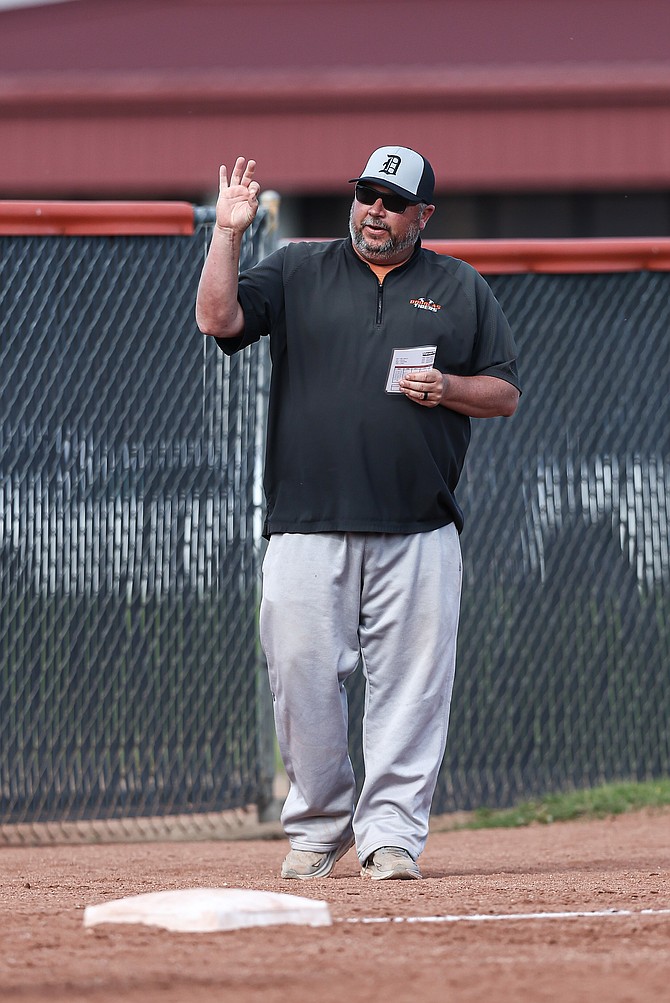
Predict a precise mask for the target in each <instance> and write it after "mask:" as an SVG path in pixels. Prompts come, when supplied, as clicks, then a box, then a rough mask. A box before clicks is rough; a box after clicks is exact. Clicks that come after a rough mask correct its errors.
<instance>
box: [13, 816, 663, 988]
mask: <svg viewBox="0 0 670 1003" xmlns="http://www.w3.org/2000/svg"><path fill="white" fill-rule="evenodd" d="M284 852H285V844H284V843H283V842H279V841H277V840H243V841H233V842H230V841H224V842H197V843H195V842H183V843H143V844H141V843H136V844H125V845H105V846H68V847H62V846H61V847H53V846H51V847H37V848H20V847H14V846H9V847H5V848H0V882H1V883H0V999H2V1001H3V1003H9V1001H14V1000H17V1001H19V1000H20V1001H21V1003H45V1001H47V1003H60V1001H68V1003H79V1001H84V1000H86V1001H91V1003H111V1001H112V1000H113V1001H115V1003H119V1001H121V1003H126V1001H137V1003H140V1001H142V1003H158V1001H160V1003H204V1001H218V1000H235V1001H236V1000H240V1001H244V1003H260V1001H261V1000H262V1001H264V1003H265V1001H268V1003H279V1001H282V1003H363V1001H365V1003H367V1001H370V1003H372V1001H375V1003H376V1001H387V1003H390V1001H399V1003H404V1001H407V1003H416V1001H418V1000H420V1001H421V1003H438V1001H440V1003H443V1001H449V1003H452V1001H453V1003H461V1001H468V1003H469V1001H474V1000H477V1001H480V1000H481V1001H484V1000H486V1001H493V1003H500V1001H504V1003H507V1001H515V1003H516V1001H519V1000H527V1001H532V1003H535V1001H545V1000H565V1001H570V1003H580V1001H584V1003H586V1001H588V1003H599V1001H603V1000H605V1001H607V1003H623V1001H630V1003H633V1001H635V1003H640V1001H647V1000H649V1001H654V1003H659V1001H663V1000H670V913H669V912H666V913H665V914H663V912H662V910H670V812H668V811H663V812H654V813H650V812H645V813H636V814H632V815H627V816H619V817H616V818H612V819H608V820H605V821H598V822H576V823H563V824H555V825H551V826H546V827H545V826H542V827H541V826H533V827H530V828H527V829H517V830H499V831H495V830H484V831H478V832H468V831H456V832H439V831H434V832H433V833H432V834H431V837H430V839H429V842H428V847H427V849H426V852H425V854H424V855H423V858H422V860H421V866H422V869H423V872H424V875H425V880H424V881H420V882H419V881H412V882H376V883H375V882H370V881H369V880H364V879H362V878H360V877H359V873H358V866H357V860H356V857H355V854H354V853H353V851H352V852H350V853H349V854H347V856H346V857H344V858H343V860H342V861H340V863H339V864H338V865H337V867H336V869H335V872H334V875H333V876H332V877H330V878H328V879H325V880H322V881H315V882H301V883H300V884H299V887H295V886H294V884H293V883H291V882H286V881H281V880H279V879H278V878H277V877H276V875H277V871H278V867H279V864H280V862H281V859H282V857H283V855H284ZM296 884H297V883H296ZM196 886H203V887H213V886H216V887H232V888H260V889H266V890H269V891H278V892H283V893H292V894H297V895H304V896H307V897H312V898H318V899H323V900H325V901H327V902H328V903H329V904H330V907H331V913H332V916H333V920H334V923H333V925H332V926H330V927H320V928H314V929H312V928H308V927H289V926H285V927H265V928H255V929H250V930H242V931H233V932H226V933H216V934H182V933H179V934H177V933H168V932H166V931H162V930H157V929H151V928H147V927H139V926H100V927H95V928H94V929H92V930H85V929H84V928H83V925H82V920H83V910H84V907H85V906H86V905H88V904H91V903H98V902H104V901H107V900H109V899H115V898H121V897H123V896H125V895H134V894H138V893H141V892H149V891H158V890H163V889H172V888H191V887H196ZM610 910H612V911H613V912H610ZM645 910H646V911H645ZM622 911H628V912H629V913H632V914H630V915H623V914H621V913H622ZM546 912H551V913H556V912H570V913H581V912H588V913H605V915H589V916H586V917H580V916H574V917H572V918H564V919H558V918H542V917H541V916H537V915H536V914H541V913H546ZM511 913H512V914H517V915H519V916H520V918H519V919H514V920H509V919H491V921H481V920H463V921H457V922H444V921H442V922H439V921H433V922H408V921H407V920H408V918H415V919H416V918H423V919H427V918H429V917H445V916H466V915H467V916H473V915H488V916H490V917H496V916H501V915H507V914H511ZM368 918H376V919H378V920H388V922H385V921H382V922H374V923H367V922H362V920H364V919H368ZM397 919H404V921H400V922H398V921H396V920H397ZM352 920H353V921H356V922H351V921H352Z"/></svg>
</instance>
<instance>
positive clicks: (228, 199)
mask: <svg viewBox="0 0 670 1003" xmlns="http://www.w3.org/2000/svg"><path fill="white" fill-rule="evenodd" d="M255 170H256V161H255V160H249V161H247V160H245V158H244V157H238V158H237V160H236V161H235V166H234V167H233V171H232V174H231V176H230V183H229V182H228V172H227V170H226V167H225V165H222V166H221V167H220V168H219V197H218V199H217V202H216V225H217V226H218V227H219V228H220V229H222V230H230V231H232V232H234V233H237V234H242V233H244V231H245V230H246V229H247V228H248V227H249V226H250V225H251V223H252V222H253V220H254V217H255V215H256V213H257V211H258V193H259V192H260V190H261V186H260V185H259V184H258V182H257V181H254V180H253V176H254V171H255Z"/></svg>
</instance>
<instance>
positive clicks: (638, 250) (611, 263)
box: [423, 237, 670, 275]
mask: <svg viewBox="0 0 670 1003" xmlns="http://www.w3.org/2000/svg"><path fill="white" fill-rule="evenodd" d="M423 246H424V247H427V248H429V249H430V250H433V251H437V252H438V254H450V255H452V257H454V258H460V259H461V260H463V261H467V262H469V264H471V265H473V266H474V267H475V268H476V269H477V270H478V271H480V272H483V273H488V274H489V275H493V274H496V275H497V274H503V273H506V274H509V273H513V272H545V273H546V272H558V273H560V272H577V273H583V272H641V271H651V272H667V271H670V237H660V238H646V237H645V238H642V237H640V238H638V237H632V238H621V239H616V240H614V239H603V240H424V241H423Z"/></svg>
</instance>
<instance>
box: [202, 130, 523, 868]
mask: <svg viewBox="0 0 670 1003" xmlns="http://www.w3.org/2000/svg"><path fill="white" fill-rule="evenodd" d="M255 168H256V164H255V162H254V161H253V160H250V161H248V162H245V160H244V159H243V158H238V160H237V161H236V163H235V166H234V168H233V171H232V175H231V178H230V183H229V181H228V176H227V171H226V168H225V167H222V168H221V171H220V192H219V197H218V201H217V208H216V225H215V227H214V232H213V235H212V241H211V245H210V248H209V252H208V255H207V259H206V262H205V265H204V268H203V272H202V277H201V281H200V286H199V289H198V298H197V308H196V317H197V322H198V325H199V327H200V329H201V331H202V332H203V333H204V334H207V335H212V336H214V337H215V338H216V339H217V342H218V344H219V346H220V347H221V348H222V350H223V351H224V352H226V353H229V354H230V353H233V352H236V351H238V350H239V349H241V348H243V347H244V346H246V345H249V344H251V343H252V342H255V341H257V340H258V339H259V338H260V337H262V336H263V335H269V336H270V348H271V355H272V378H271V388H270V401H269V412H268V435H267V452H266V464H265V494H266V503H267V516H266V521H265V528H264V533H265V535H266V536H267V537H268V538H269V544H268V550H267V553H266V556H265V561H264V565H263V598H262V602H261V615H260V633H261V641H262V645H263V648H264V651H265V654H266V658H267V663H268V670H269V675H270V684H271V688H272V693H273V700H274V710H275V722H276V727H277V735H278V741H279V747H280V751H281V754H282V757H283V760H284V764H285V767H286V772H287V775H288V778H289V780H290V790H289V794H288V797H287V799H286V802H285V804H284V808H283V812H282V823H283V826H284V829H285V832H286V834H287V836H288V838H289V841H290V844H291V851H290V852H289V854H288V856H287V857H286V859H285V860H284V863H283V865H282V877H284V878H297V879H309V878H320V877H326V876H327V875H328V874H330V873H331V871H332V869H333V867H334V865H335V863H336V861H337V860H338V859H339V858H340V857H341V856H343V854H344V853H346V851H347V850H348V849H349V848H350V847H351V846H353V845H354V844H355V846H356V851H357V853H358V857H359V860H360V862H361V867H362V872H361V873H362V874H363V875H365V876H369V877H371V878H373V879H381V880H384V879H416V878H420V877H421V872H420V870H419V867H418V864H417V862H416V861H417V858H418V857H419V855H420V854H421V852H422V850H423V848H424V845H425V842H426V837H427V833H428V819H429V814H430V805H431V800H432V797H433V794H434V791H435V786H436V783H437V777H438V771H439V767H440V763H441V761H442V757H443V754H444V749H445V745H446V738H447V725H448V719H449V706H450V701H451V692H452V684H453V678H454V666H455V656H456V632H457V627H458V615H459V604H460V591H461V558H460V547H459V533H460V530H461V528H462V525H463V516H462V513H461V510H460V508H459V506H458V504H457V502H456V498H455V495H454V491H455V488H456V485H457V482H458V479H459V475H460V472H461V468H462V465H463V461H464V458H465V453H466V449H467V446H468V442H469V438H470V417H473V416H474V417H483V418H485V417H493V416H500V415H505V416H509V415H512V414H513V413H514V411H515V409H516V406H517V401H518V397H519V389H518V377H517V370H516V362H515V355H516V351H515V348H514V342H513V340H512V336H511V334H510V331H509V327H508V325H507V322H506V320H505V318H504V316H503V314H502V311H501V309H500V307H499V306H498V304H497V302H496V300H495V299H494V297H493V295H492V293H491V291H490V289H489V287H488V285H487V284H486V283H485V282H484V280H483V279H482V278H481V276H480V275H479V274H478V273H477V272H476V271H475V270H474V269H473V268H471V267H470V266H469V265H467V264H465V263H464V262H462V261H458V260H456V259H454V258H450V257H448V256H446V255H437V254H434V253H432V252H429V251H426V250H425V249H423V248H422V247H421V241H420V235H421V232H422V231H423V229H424V227H425V226H426V223H427V222H428V220H429V219H430V217H431V216H432V214H433V212H434V211H435V206H434V205H433V202H432V199H433V190H434V174H433V170H432V168H431V166H430V164H429V163H428V161H427V160H426V159H425V158H424V157H422V156H421V155H420V154H418V153H416V152H415V151H413V150H410V149H407V148H405V147H382V148H381V149H378V150H376V151H375V152H374V153H373V154H372V156H371V157H370V159H369V161H368V163H367V165H366V167H365V170H364V171H363V172H362V174H361V175H360V177H358V178H356V179H354V180H353V182H352V183H355V185H356V188H355V196H354V200H353V204H352V207H351V214H350V221H349V227H350V237H349V239H346V240H336V241H331V242H326V243H313V244H309V243H293V244H288V245H287V246H285V247H282V248H281V249H280V250H278V251H276V252H275V253H274V254H272V255H270V256H269V257H267V258H266V259H265V260H264V261H262V262H261V263H260V264H258V265H257V266H255V267H254V268H252V269H250V270H249V271H248V272H246V273H244V274H243V275H242V276H240V278H239V282H238V262H239V252H240V243H241V240H242V235H243V233H244V231H245V230H246V229H247V227H248V226H249V225H250V223H251V222H252V220H253V218H254V216H255V214H256V211H257V208H258V193H259V184H258V182H257V181H255V180H254V175H255ZM411 349H418V350H419V352H418V362H417V357H416V353H414V354H412V353H411V352H410V350H411ZM359 659H360V662H361V664H362V667H363V672H364V674H365V678H366V701H365V716H364V723H363V755H364V762H365V780H364V783H363V787H362V790H361V793H360V796H359V798H358V802H357V804H354V802H355V783H354V776H353V771H352V767H351V762H350V760H349V756H348V739H347V704H346V692H345V689H344V682H345V680H346V678H347V677H348V676H349V675H350V674H351V673H352V672H353V671H354V670H355V668H356V666H357V664H358V663H359Z"/></svg>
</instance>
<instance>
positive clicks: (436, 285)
mask: <svg viewBox="0 0 670 1003" xmlns="http://www.w3.org/2000/svg"><path fill="white" fill-rule="evenodd" d="M239 301H240V304H241V306H242V309H243V312H244V318H245V329H244V333H243V335H242V336H241V337H239V338H234V339H224V338H221V339H217V341H218V344H219V346H220V347H221V349H222V350H223V351H224V352H226V353H227V354H232V353H234V352H236V351H238V350H240V349H241V348H244V347H245V346H247V345H250V344H252V343H253V342H255V341H258V340H259V338H261V337H263V336H264V335H269V337H270V352H271V358H272V377H271V387H270V401H269V411H268V430H267V447H266V460H265V476H264V486H265V494H266V502H267V513H266V520H265V526H264V532H265V535H266V536H270V535H271V534H272V533H283V532H293V533H310V532H331V531H341V532H367V533H417V532H423V531H427V530H431V529H437V528H438V527H440V526H444V525H446V524H448V523H450V522H454V523H455V524H456V526H457V528H458V530H459V531H460V530H461V529H462V526H463V515H462V512H461V510H460V508H459V506H458V503H457V501H456V497H455V491H456V486H457V484H458V480H459V477H460V473H461V470H462V467H463V462H464V459H465V454H466V451H467V448H468V444H469V441H470V420H469V418H467V417H466V416H465V415H462V414H458V413H457V412H455V411H451V410H450V409H449V408H445V407H442V406H438V407H435V408H425V407H421V406H419V405H417V404H415V403H414V402H412V401H411V400H409V399H407V398H406V397H405V396H404V395H402V394H400V395H398V394H388V393H386V391H385V386H386V378H387V375H388V371H389V365H390V362H391V355H392V352H393V350H394V349H398V348H400V349H404V348H409V347H415V346H416V347H418V346H424V345H435V346H437V353H436V356H435V368H436V369H439V370H440V371H441V372H443V373H452V374H455V375H459V376H472V375H476V374H484V375H490V376H496V377H499V378H500V379H503V380H507V381H508V382H509V383H512V384H513V385H514V386H516V387H519V381H518V375H517V368H516V361H515V360H516V349H515V346H514V341H513V338H512V335H511V332H510V329H509V325H508V324H507V321H506V319H505V317H504V315H503V312H502V310H501V308H500V306H499V304H498V303H497V301H496V300H495V298H494V296H493V293H492V292H491V289H490V288H489V286H488V285H487V283H486V282H485V281H484V279H483V278H482V277H481V276H480V275H479V274H478V272H476V271H475V269H473V268H472V267H471V266H470V265H468V264H466V263H465V262H463V261H459V260H458V259H456V258H451V257H449V256H447V255H438V254H435V253H433V252H431V251H427V250H425V249H424V248H422V247H421V245H420V243H417V246H416V248H415V250H414V253H413V255H412V257H411V258H410V259H409V260H408V261H407V262H405V263H404V264H403V265H401V266H399V267H398V268H395V269H393V270H392V271H390V272H389V273H388V274H387V275H386V277H385V279H384V282H383V284H382V283H380V282H379V280H378V279H377V276H376V275H375V274H374V272H373V271H372V270H371V269H370V268H369V267H368V265H367V264H366V263H365V262H364V261H362V260H361V259H360V258H359V257H358V255H357V254H356V253H355V251H354V250H353V247H352V245H351V241H350V240H349V239H346V240H337V241H329V242H326V243H303V242H301V243H292V244H287V245H286V246H285V247H282V248H281V249H280V250H278V251H276V252H274V253H273V254H271V255H270V256H269V257H267V258H265V259H264V260H263V261H262V262H260V263H259V264H258V265H256V266H255V267H254V268H252V269H250V270H249V271H247V272H245V273H243V274H242V275H241V276H240V284H239Z"/></svg>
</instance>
